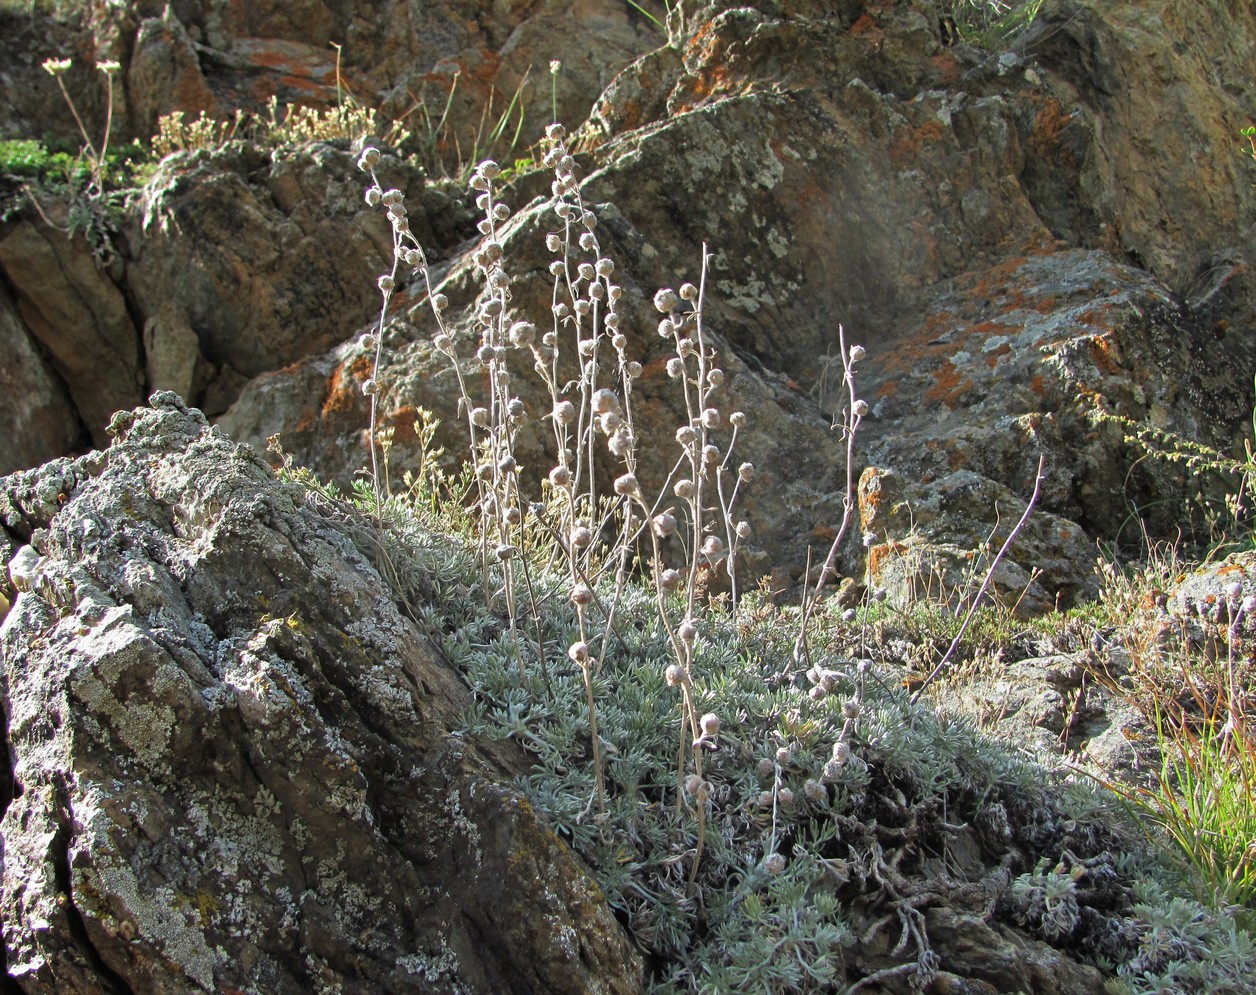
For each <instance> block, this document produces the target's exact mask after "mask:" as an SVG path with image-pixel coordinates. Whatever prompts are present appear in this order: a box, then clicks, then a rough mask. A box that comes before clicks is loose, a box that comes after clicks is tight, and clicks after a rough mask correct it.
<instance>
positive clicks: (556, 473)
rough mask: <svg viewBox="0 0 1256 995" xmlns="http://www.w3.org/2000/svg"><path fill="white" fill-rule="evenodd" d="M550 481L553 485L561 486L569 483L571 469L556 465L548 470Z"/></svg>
mask: <svg viewBox="0 0 1256 995" xmlns="http://www.w3.org/2000/svg"><path fill="white" fill-rule="evenodd" d="M549 480H550V483H551V484H553V485H554V486H555V487H558V488H563V487H566V486H567V485H568V484H570V483H571V471H570V470H568V469H567V468H566V467H565V466H556V467H554V469H552V470H550V472H549Z"/></svg>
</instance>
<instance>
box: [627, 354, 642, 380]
mask: <svg viewBox="0 0 1256 995" xmlns="http://www.w3.org/2000/svg"><path fill="white" fill-rule="evenodd" d="M624 372H625V373H627V374H628V379H630V380H637V379H639V378H640V376H641V374H642V372H643V370H642V368H641V364H640V363H638V362H637V361H636V360H635V359H634V360H633V361H632V362H631V363H629V364H628V365H627V366H625V367H624Z"/></svg>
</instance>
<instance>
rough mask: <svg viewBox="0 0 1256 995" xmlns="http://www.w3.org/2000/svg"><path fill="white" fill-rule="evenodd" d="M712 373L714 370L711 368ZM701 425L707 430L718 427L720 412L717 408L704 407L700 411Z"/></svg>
mask: <svg viewBox="0 0 1256 995" xmlns="http://www.w3.org/2000/svg"><path fill="white" fill-rule="evenodd" d="M711 372H712V373H714V372H715V371H714V370H712V371H711ZM701 417H702V427H703V428H705V429H708V430H713V429H717V428H719V427H720V412H719V409H718V408H705V409H704V410H703V412H702V416H701Z"/></svg>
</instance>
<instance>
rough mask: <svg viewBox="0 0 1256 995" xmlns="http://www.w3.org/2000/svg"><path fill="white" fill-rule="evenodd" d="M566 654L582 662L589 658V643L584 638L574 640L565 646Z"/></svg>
mask: <svg viewBox="0 0 1256 995" xmlns="http://www.w3.org/2000/svg"><path fill="white" fill-rule="evenodd" d="M567 655H568V656H569V657H571V658H572V659H573V660H574V661H575V662H576V663H583V662H584V661H585V660H587V659H589V644H588V643H586V642H585V641H584V640H580V641H579V642H574V643H572V644H571V645H570V646H569V647H568V648H567Z"/></svg>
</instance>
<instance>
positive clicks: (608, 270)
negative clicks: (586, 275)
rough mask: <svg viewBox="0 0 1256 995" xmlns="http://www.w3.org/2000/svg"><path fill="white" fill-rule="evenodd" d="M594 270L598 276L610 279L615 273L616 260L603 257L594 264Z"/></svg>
mask: <svg viewBox="0 0 1256 995" xmlns="http://www.w3.org/2000/svg"><path fill="white" fill-rule="evenodd" d="M593 268H594V269H595V270H596V271H597V275H598V276H600V277H603V278H605V277H608V276H610V275H611V274H612V273H614V272H615V260H613V259H607V258H605V257H603V258H601V259H599V260H598V261H597V262H596V263H595V264H594V266H593Z"/></svg>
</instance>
